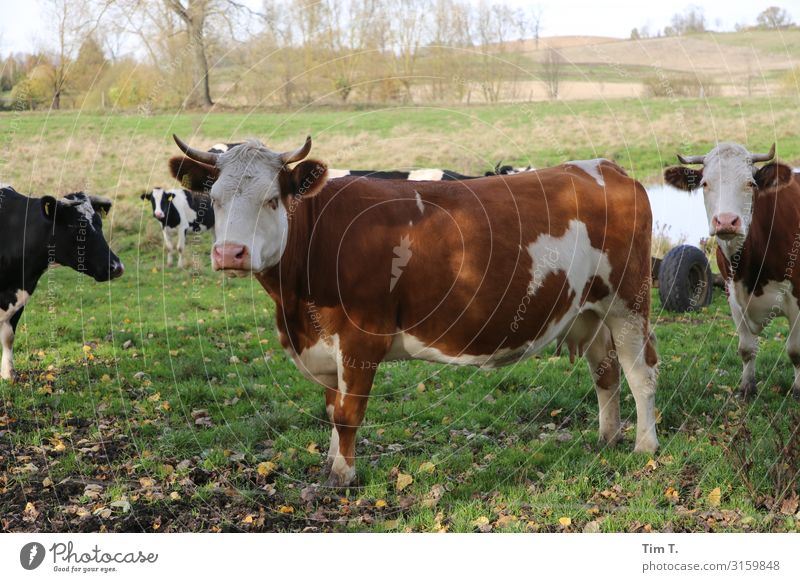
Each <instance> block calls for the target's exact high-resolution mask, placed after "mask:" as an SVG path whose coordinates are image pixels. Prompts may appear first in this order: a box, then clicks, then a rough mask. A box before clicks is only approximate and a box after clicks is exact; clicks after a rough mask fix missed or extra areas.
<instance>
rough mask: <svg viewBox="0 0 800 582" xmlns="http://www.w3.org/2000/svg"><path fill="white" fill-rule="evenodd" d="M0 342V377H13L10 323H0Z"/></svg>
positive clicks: (12, 339)
mask: <svg viewBox="0 0 800 582" xmlns="http://www.w3.org/2000/svg"><path fill="white" fill-rule="evenodd" d="M0 343H2V344H3V360H2V364H0V378H2V379H3V380H13V379H14V328H13V327H12V326H11V323H10V322H8V321H4V322H3V323H0Z"/></svg>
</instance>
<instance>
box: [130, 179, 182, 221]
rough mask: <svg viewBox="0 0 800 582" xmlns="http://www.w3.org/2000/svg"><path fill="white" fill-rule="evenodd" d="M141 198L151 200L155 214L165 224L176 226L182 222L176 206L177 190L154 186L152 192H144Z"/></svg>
mask: <svg viewBox="0 0 800 582" xmlns="http://www.w3.org/2000/svg"><path fill="white" fill-rule="evenodd" d="M140 198H141V199H142V200H149V201H150V206H151V207H152V209H153V216H155V217H156V219H157V220H158V221H159V222H160V223H161V224H162V225H164V226H168V227H170V228H175V227H176V226H178V225H179V224H180V222H181V217H180V216H179V214H178V211H177V209H176V208H175V206H174V200H175V192H173V191H172V190H164V189H163V188H153V190H152V191H150V192H145V193H143V194H142V195H141V196H140Z"/></svg>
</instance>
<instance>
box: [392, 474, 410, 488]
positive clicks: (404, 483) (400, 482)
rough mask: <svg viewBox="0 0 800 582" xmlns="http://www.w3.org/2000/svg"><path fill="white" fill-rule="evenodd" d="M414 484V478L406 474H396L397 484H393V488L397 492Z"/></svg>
mask: <svg viewBox="0 0 800 582" xmlns="http://www.w3.org/2000/svg"><path fill="white" fill-rule="evenodd" d="M413 482H414V477H412V476H411V475H409V474H408V473H398V474H397V482H396V483H395V488H396V489H397V490H398V491H402V490H403V489H405V488H406V487H408V486H409V485H411V484H412V483H413Z"/></svg>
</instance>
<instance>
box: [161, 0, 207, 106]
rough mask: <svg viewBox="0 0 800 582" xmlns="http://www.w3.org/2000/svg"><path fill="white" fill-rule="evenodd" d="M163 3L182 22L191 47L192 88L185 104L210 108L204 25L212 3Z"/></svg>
mask: <svg viewBox="0 0 800 582" xmlns="http://www.w3.org/2000/svg"><path fill="white" fill-rule="evenodd" d="M164 3H165V4H166V6H167V8H169V9H170V10H172V12H173V13H174V14H175V15H176V16H177V17H178V18H179V19H180V20H181V21H182V22H183V24H184V26H185V27H186V33H187V36H188V41H189V46H190V47H191V53H192V74H193V75H192V76H193V81H194V88H193V90H192V93H191V94H190V95H189V96H188V98H187V103H188V104H190V105H204V106H206V107H210V106H211V105H213V104H214V102H213V101H212V100H211V89H210V88H209V81H208V57H207V56H206V23H207V20H208V13H209V11H210V9H211V8H212V6H211V4H212V1H211V0H185V3H184V2H181V0H164Z"/></svg>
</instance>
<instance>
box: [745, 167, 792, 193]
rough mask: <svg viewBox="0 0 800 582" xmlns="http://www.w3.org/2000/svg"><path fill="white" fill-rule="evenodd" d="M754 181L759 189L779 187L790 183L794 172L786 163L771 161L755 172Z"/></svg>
mask: <svg viewBox="0 0 800 582" xmlns="http://www.w3.org/2000/svg"><path fill="white" fill-rule="evenodd" d="M754 178H755V181H756V184H757V185H758V189H759V190H765V189H767V188H780V187H781V186H786V185H787V184H790V183H791V182H792V180H793V179H794V172H793V171H792V169H791V168H790V167H789V166H787V165H786V164H781V163H780V162H772V163H771V164H767V165H766V166H762V167H760V168H759V169H758V171H757V172H756V173H755V176H754Z"/></svg>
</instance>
